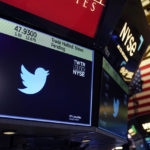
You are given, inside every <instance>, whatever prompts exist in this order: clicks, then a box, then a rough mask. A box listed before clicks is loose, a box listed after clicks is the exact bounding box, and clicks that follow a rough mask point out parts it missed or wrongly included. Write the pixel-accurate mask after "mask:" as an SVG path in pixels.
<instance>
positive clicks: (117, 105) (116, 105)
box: [113, 98, 120, 118]
mask: <svg viewBox="0 0 150 150" xmlns="http://www.w3.org/2000/svg"><path fill="white" fill-rule="evenodd" d="M119 104H120V102H119V100H118V99H117V100H115V98H114V104H113V107H114V113H113V116H114V118H116V117H117V115H118V113H119Z"/></svg>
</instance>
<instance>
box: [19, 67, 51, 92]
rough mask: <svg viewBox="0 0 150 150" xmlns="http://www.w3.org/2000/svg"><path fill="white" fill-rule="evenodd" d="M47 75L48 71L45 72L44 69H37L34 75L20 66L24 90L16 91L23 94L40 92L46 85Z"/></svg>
mask: <svg viewBox="0 0 150 150" xmlns="http://www.w3.org/2000/svg"><path fill="white" fill-rule="evenodd" d="M48 75H49V71H46V70H45V69H44V68H41V67H39V68H37V69H36V70H35V73H34V74H32V73H30V72H29V71H28V70H27V69H26V68H25V67H24V65H21V74H20V76H21V78H22V83H23V85H24V86H25V87H26V88H23V89H20V88H18V90H19V91H20V92H22V93H25V94H35V93H38V92H39V91H41V90H42V88H43V87H44V85H45V83H46V79H47V76H48Z"/></svg>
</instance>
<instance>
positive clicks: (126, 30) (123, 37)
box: [119, 23, 129, 42]
mask: <svg viewBox="0 0 150 150" xmlns="http://www.w3.org/2000/svg"><path fill="white" fill-rule="evenodd" d="M128 30H129V28H127V23H125V24H124V27H123V29H122V31H121V33H120V35H119V36H120V38H121V40H122V42H123V41H124V39H125V37H126V35H127V32H128Z"/></svg>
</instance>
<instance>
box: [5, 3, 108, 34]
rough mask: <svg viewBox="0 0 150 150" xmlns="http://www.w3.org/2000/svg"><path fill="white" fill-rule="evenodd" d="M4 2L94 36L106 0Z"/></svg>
mask: <svg viewBox="0 0 150 150" xmlns="http://www.w3.org/2000/svg"><path fill="white" fill-rule="evenodd" d="M2 2H5V3H7V4H9V5H12V6H14V7H16V8H19V9H21V10H24V11H27V12H29V13H31V14H34V15H36V16H39V17H42V18H44V19H46V20H49V21H52V22H54V23H57V24H59V25H62V26H64V27H67V28H69V29H72V30H74V31H77V32H80V33H82V34H84V35H86V36H89V37H94V36H95V33H96V31H97V27H98V23H99V21H100V18H101V16H102V12H103V9H104V6H105V3H106V0H61V1H58V0H44V1H43V0H38V1H37V0H28V1H26V0H19V1H18V0H13V1H10V0H2Z"/></svg>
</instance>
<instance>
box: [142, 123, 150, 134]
mask: <svg viewBox="0 0 150 150" xmlns="http://www.w3.org/2000/svg"><path fill="white" fill-rule="evenodd" d="M142 127H143V129H144V130H146V132H150V122H148V123H143V124H142Z"/></svg>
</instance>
